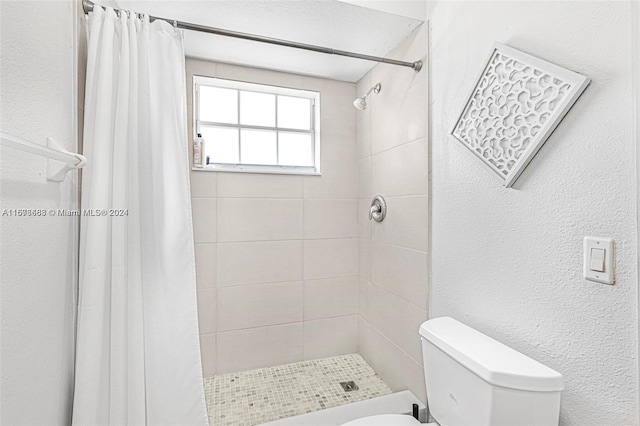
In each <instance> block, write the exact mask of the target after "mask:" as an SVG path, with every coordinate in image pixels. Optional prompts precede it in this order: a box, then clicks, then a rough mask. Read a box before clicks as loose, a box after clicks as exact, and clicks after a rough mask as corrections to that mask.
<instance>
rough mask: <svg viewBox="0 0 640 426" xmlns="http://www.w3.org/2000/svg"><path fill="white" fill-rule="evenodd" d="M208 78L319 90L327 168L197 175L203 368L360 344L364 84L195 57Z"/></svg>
mask: <svg viewBox="0 0 640 426" xmlns="http://www.w3.org/2000/svg"><path fill="white" fill-rule="evenodd" d="M193 75H203V76H210V77H220V78H226V79H232V80H241V81H248V82H253V83H262V84H270V85H276V86H284V87H293V88H300V89H306V90H314V91H319V92H320V96H321V100H320V103H321V167H322V176H299V175H273V174H250V173H224V172H204V171H192V172H191V196H192V207H193V222H194V234H195V243H196V273H197V286H198V312H199V323H200V343H201V350H202V362H203V370H204V375H205V376H212V375H214V374H218V373H228V372H235V371H243V370H247V369H252V368H259V367H266V366H272V365H278V364H284V363H289V362H296V361H302V360H305V359H314V358H320V357H327V356H333V355H340V354H346V353H353V352H356V351H357V344H358V338H357V327H358V325H357V324H358V321H357V309H358V301H357V297H358V282H357V259H358V240H357V233H358V231H357V217H356V214H357V161H356V116H355V114H356V110H355V109H354V108H353V106H352V102H353V99H354V98H355V94H356V91H355V85H354V84H352V83H344V82H338V81H332V80H325V79H319V78H312V77H305V76H300V75H293V74H286V73H278V72H273V71H266V70H260V69H254V68H246V67H239V66H233V65H227V64H218V63H211V62H205V61H200V60H194V59H187V86H188V87H187V93H188V112H189V117H188V118H189V127H190V135H192V134H193V131H192V129H191V127H192V122H193V117H192V94H193V89H192V83H193V82H192V77H193Z"/></svg>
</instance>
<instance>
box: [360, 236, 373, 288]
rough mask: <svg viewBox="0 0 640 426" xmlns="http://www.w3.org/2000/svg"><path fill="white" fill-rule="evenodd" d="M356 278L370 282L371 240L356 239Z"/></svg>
mask: <svg viewBox="0 0 640 426" xmlns="http://www.w3.org/2000/svg"><path fill="white" fill-rule="evenodd" d="M358 276H359V277H360V278H362V279H365V280H371V240H369V239H365V238H359V239H358Z"/></svg>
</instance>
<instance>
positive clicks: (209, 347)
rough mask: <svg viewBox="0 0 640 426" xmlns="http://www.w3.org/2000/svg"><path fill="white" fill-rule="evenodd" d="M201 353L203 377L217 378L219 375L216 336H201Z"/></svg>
mask: <svg viewBox="0 0 640 426" xmlns="http://www.w3.org/2000/svg"><path fill="white" fill-rule="evenodd" d="M200 352H201V358H202V375H203V376H204V377H211V376H215V375H216V373H217V371H216V370H217V355H218V354H217V349H216V335H215V334H201V335H200Z"/></svg>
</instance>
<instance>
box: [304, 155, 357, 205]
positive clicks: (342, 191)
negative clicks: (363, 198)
mask: <svg viewBox="0 0 640 426" xmlns="http://www.w3.org/2000/svg"><path fill="white" fill-rule="evenodd" d="M320 167H321V171H322V176H305V177H304V197H305V198H356V195H357V193H358V170H357V168H358V166H357V163H356V161H355V160H353V161H336V160H331V161H325V162H323V163H322V164H321V166H320Z"/></svg>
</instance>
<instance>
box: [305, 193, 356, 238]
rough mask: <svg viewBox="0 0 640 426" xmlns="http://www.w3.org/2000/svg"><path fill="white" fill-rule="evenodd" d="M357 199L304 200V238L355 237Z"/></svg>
mask: <svg viewBox="0 0 640 426" xmlns="http://www.w3.org/2000/svg"><path fill="white" fill-rule="evenodd" d="M356 215H357V201H356V200H355V199H353V200H347V199H344V200H342V199H340V200H322V199H313V200H304V238H305V239H314V238H355V237H356V236H357V234H358V225H357V217H356Z"/></svg>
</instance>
